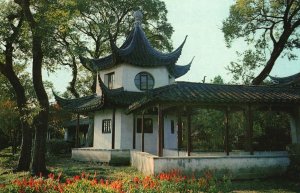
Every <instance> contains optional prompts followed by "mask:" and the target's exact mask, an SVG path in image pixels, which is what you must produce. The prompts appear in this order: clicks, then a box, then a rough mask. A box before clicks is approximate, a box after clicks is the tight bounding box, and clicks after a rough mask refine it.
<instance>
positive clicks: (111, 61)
mask: <svg viewBox="0 0 300 193" xmlns="http://www.w3.org/2000/svg"><path fill="white" fill-rule="evenodd" d="M186 38H187V36H186V37H185V39H184V41H183V43H182V44H181V45H180V46H179V47H178V48H177V49H175V50H174V51H173V52H170V53H163V52H160V51H158V50H156V49H155V48H153V47H152V46H151V44H150V42H149V40H148V39H147V37H146V35H145V32H144V31H143V29H142V27H141V25H140V23H136V24H135V26H134V28H133V30H132V31H131V32H130V34H129V36H128V37H127V39H126V40H125V42H124V43H123V44H122V46H121V47H120V48H118V47H117V46H116V45H115V44H113V43H112V42H111V44H112V45H111V47H112V52H113V53H112V54H110V55H108V56H106V57H103V58H100V59H88V58H84V57H82V56H80V61H81V63H82V64H83V65H84V66H85V67H86V68H87V69H88V70H90V71H93V72H96V71H100V70H104V69H109V68H112V67H114V66H116V65H118V64H121V63H128V64H131V65H135V66H139V67H158V66H166V67H167V69H168V70H169V72H170V74H171V75H173V76H174V77H175V78H178V77H180V76H182V75H184V74H185V73H187V72H188V71H189V69H190V65H191V63H190V64H188V65H186V66H178V65H176V62H177V60H178V59H179V57H180V55H181V52H182V48H183V46H184V44H185V41H186Z"/></svg>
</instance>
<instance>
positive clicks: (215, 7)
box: [48, 0, 300, 92]
mask: <svg viewBox="0 0 300 193" xmlns="http://www.w3.org/2000/svg"><path fill="white" fill-rule="evenodd" d="M163 1H164V2H165V3H166V8H167V10H168V15H167V17H168V21H169V22H170V23H171V25H172V26H173V28H174V33H173V35H172V38H171V39H172V41H173V46H174V49H176V48H177V47H178V46H179V45H180V44H181V43H182V41H183V40H184V38H185V36H186V35H188V38H187V41H186V43H185V45H184V47H183V51H182V54H181V56H180V58H179V60H178V62H177V64H178V65H186V64H188V63H189V62H190V61H191V59H192V58H193V57H194V56H195V59H194V61H193V63H192V66H191V69H190V71H189V72H188V73H187V74H186V75H184V76H182V77H180V78H178V79H177V80H179V81H192V82H202V80H203V77H204V76H206V82H210V81H211V80H212V79H213V78H214V77H215V76H217V75H221V77H222V78H223V79H224V81H225V82H229V81H231V80H232V75H231V74H229V72H228V71H227V70H226V69H225V67H226V66H228V65H229V64H230V62H231V61H236V59H237V57H236V51H240V50H243V49H244V46H245V44H243V43H242V44H241V42H238V43H235V44H233V46H232V47H231V48H230V49H229V48H227V47H226V45H225V41H224V35H223V33H222V31H221V27H222V21H223V20H225V19H226V18H227V17H228V15H229V7H230V5H232V4H233V3H234V0H209V1H207V0H185V1H183V0H163ZM298 72H300V62H299V60H298V61H294V62H289V61H287V60H286V59H279V60H278V61H277V63H276V65H275V66H274V68H273V70H272V72H271V73H270V74H271V75H272V76H278V77H282V76H288V75H292V74H295V73H298ZM48 79H49V80H51V81H52V82H53V83H54V88H55V90H56V91H59V92H64V91H65V90H66V87H67V86H68V82H69V81H70V80H71V72H70V70H69V69H68V70H62V71H60V72H58V73H55V74H52V75H51V76H50V78H48Z"/></svg>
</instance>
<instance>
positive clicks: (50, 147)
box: [46, 139, 72, 155]
mask: <svg viewBox="0 0 300 193" xmlns="http://www.w3.org/2000/svg"><path fill="white" fill-rule="evenodd" d="M46 146H47V152H48V153H50V154H54V155H57V154H65V153H70V152H71V147H72V146H71V144H70V143H69V142H67V141H64V140H62V139H51V140H49V141H48V142H47V145H46Z"/></svg>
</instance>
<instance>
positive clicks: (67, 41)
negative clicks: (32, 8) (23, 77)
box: [55, 0, 173, 97]
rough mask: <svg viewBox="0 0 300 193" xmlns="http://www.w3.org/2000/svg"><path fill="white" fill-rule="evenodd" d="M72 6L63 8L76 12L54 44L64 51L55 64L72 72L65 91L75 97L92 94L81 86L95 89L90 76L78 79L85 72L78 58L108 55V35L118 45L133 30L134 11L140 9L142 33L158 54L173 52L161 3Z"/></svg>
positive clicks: (139, 0)
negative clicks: (81, 56) (68, 68)
mask: <svg viewBox="0 0 300 193" xmlns="http://www.w3.org/2000/svg"><path fill="white" fill-rule="evenodd" d="M72 2H73V4H72V7H70V6H69V7H66V8H67V9H69V10H72V9H75V10H76V11H75V14H74V15H73V18H72V20H70V21H69V22H68V23H65V25H63V26H61V28H60V30H57V31H56V33H55V36H56V38H55V40H56V41H57V42H58V45H59V46H60V47H57V48H58V49H60V50H63V51H62V52H61V53H63V54H61V58H60V59H59V60H58V61H59V62H60V63H61V64H64V65H67V66H69V67H71V69H72V74H73V79H72V80H71V82H70V86H69V87H68V91H69V92H70V93H71V94H72V95H73V96H75V97H79V95H80V94H81V95H82V94H87V93H88V92H91V91H92V92H94V90H91V89H90V88H88V90H89V91H88V90H87V89H85V90H83V89H82V88H87V87H83V86H84V85H89V87H92V88H93V89H95V85H94V84H95V82H93V81H92V80H93V78H91V73H88V74H89V76H87V75H85V76H82V77H80V73H81V74H82V73H86V72H84V69H82V68H81V67H80V66H79V64H78V56H79V55H83V56H87V57H91V58H100V57H103V56H105V55H107V54H109V52H110V51H111V47H110V37H109V34H111V41H113V42H114V43H116V44H117V45H120V43H122V42H123V41H124V40H125V37H126V36H127V35H128V33H129V31H130V30H131V29H132V26H133V22H134V21H133V17H132V14H133V12H134V11H135V10H137V9H141V10H142V12H143V14H144V19H143V24H144V31H145V33H146V34H147V35H148V37H149V39H150V41H151V43H152V44H153V45H154V46H155V47H156V48H158V49H161V50H168V51H169V50H171V49H172V43H171V40H170V39H171V35H172V33H173V28H172V26H171V25H170V24H169V23H168V22H167V17H166V14H167V10H166V6H165V3H164V2H162V1H160V0H148V1H144V0H121V1H109V0H98V1H93V0H86V1H81V0H73V1H72ZM78 75H79V77H78V78H77V76H78ZM94 76H95V75H94ZM78 79H79V81H78ZM95 80H96V79H95V77H94V81H95ZM88 83H90V84H88ZM91 83H94V84H93V85H91Z"/></svg>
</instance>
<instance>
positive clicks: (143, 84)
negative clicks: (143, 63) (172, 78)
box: [134, 71, 155, 91]
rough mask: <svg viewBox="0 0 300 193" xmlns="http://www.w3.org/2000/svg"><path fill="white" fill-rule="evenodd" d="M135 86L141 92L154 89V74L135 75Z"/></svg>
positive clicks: (142, 73)
mask: <svg viewBox="0 0 300 193" xmlns="http://www.w3.org/2000/svg"><path fill="white" fill-rule="evenodd" d="M134 84H135V86H136V88H138V89H139V90H141V91H146V90H149V89H153V88H154V85H155V80H154V77H153V76H152V74H150V73H149V72H145V71H143V72H139V73H138V74H136V75H135V77H134Z"/></svg>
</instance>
